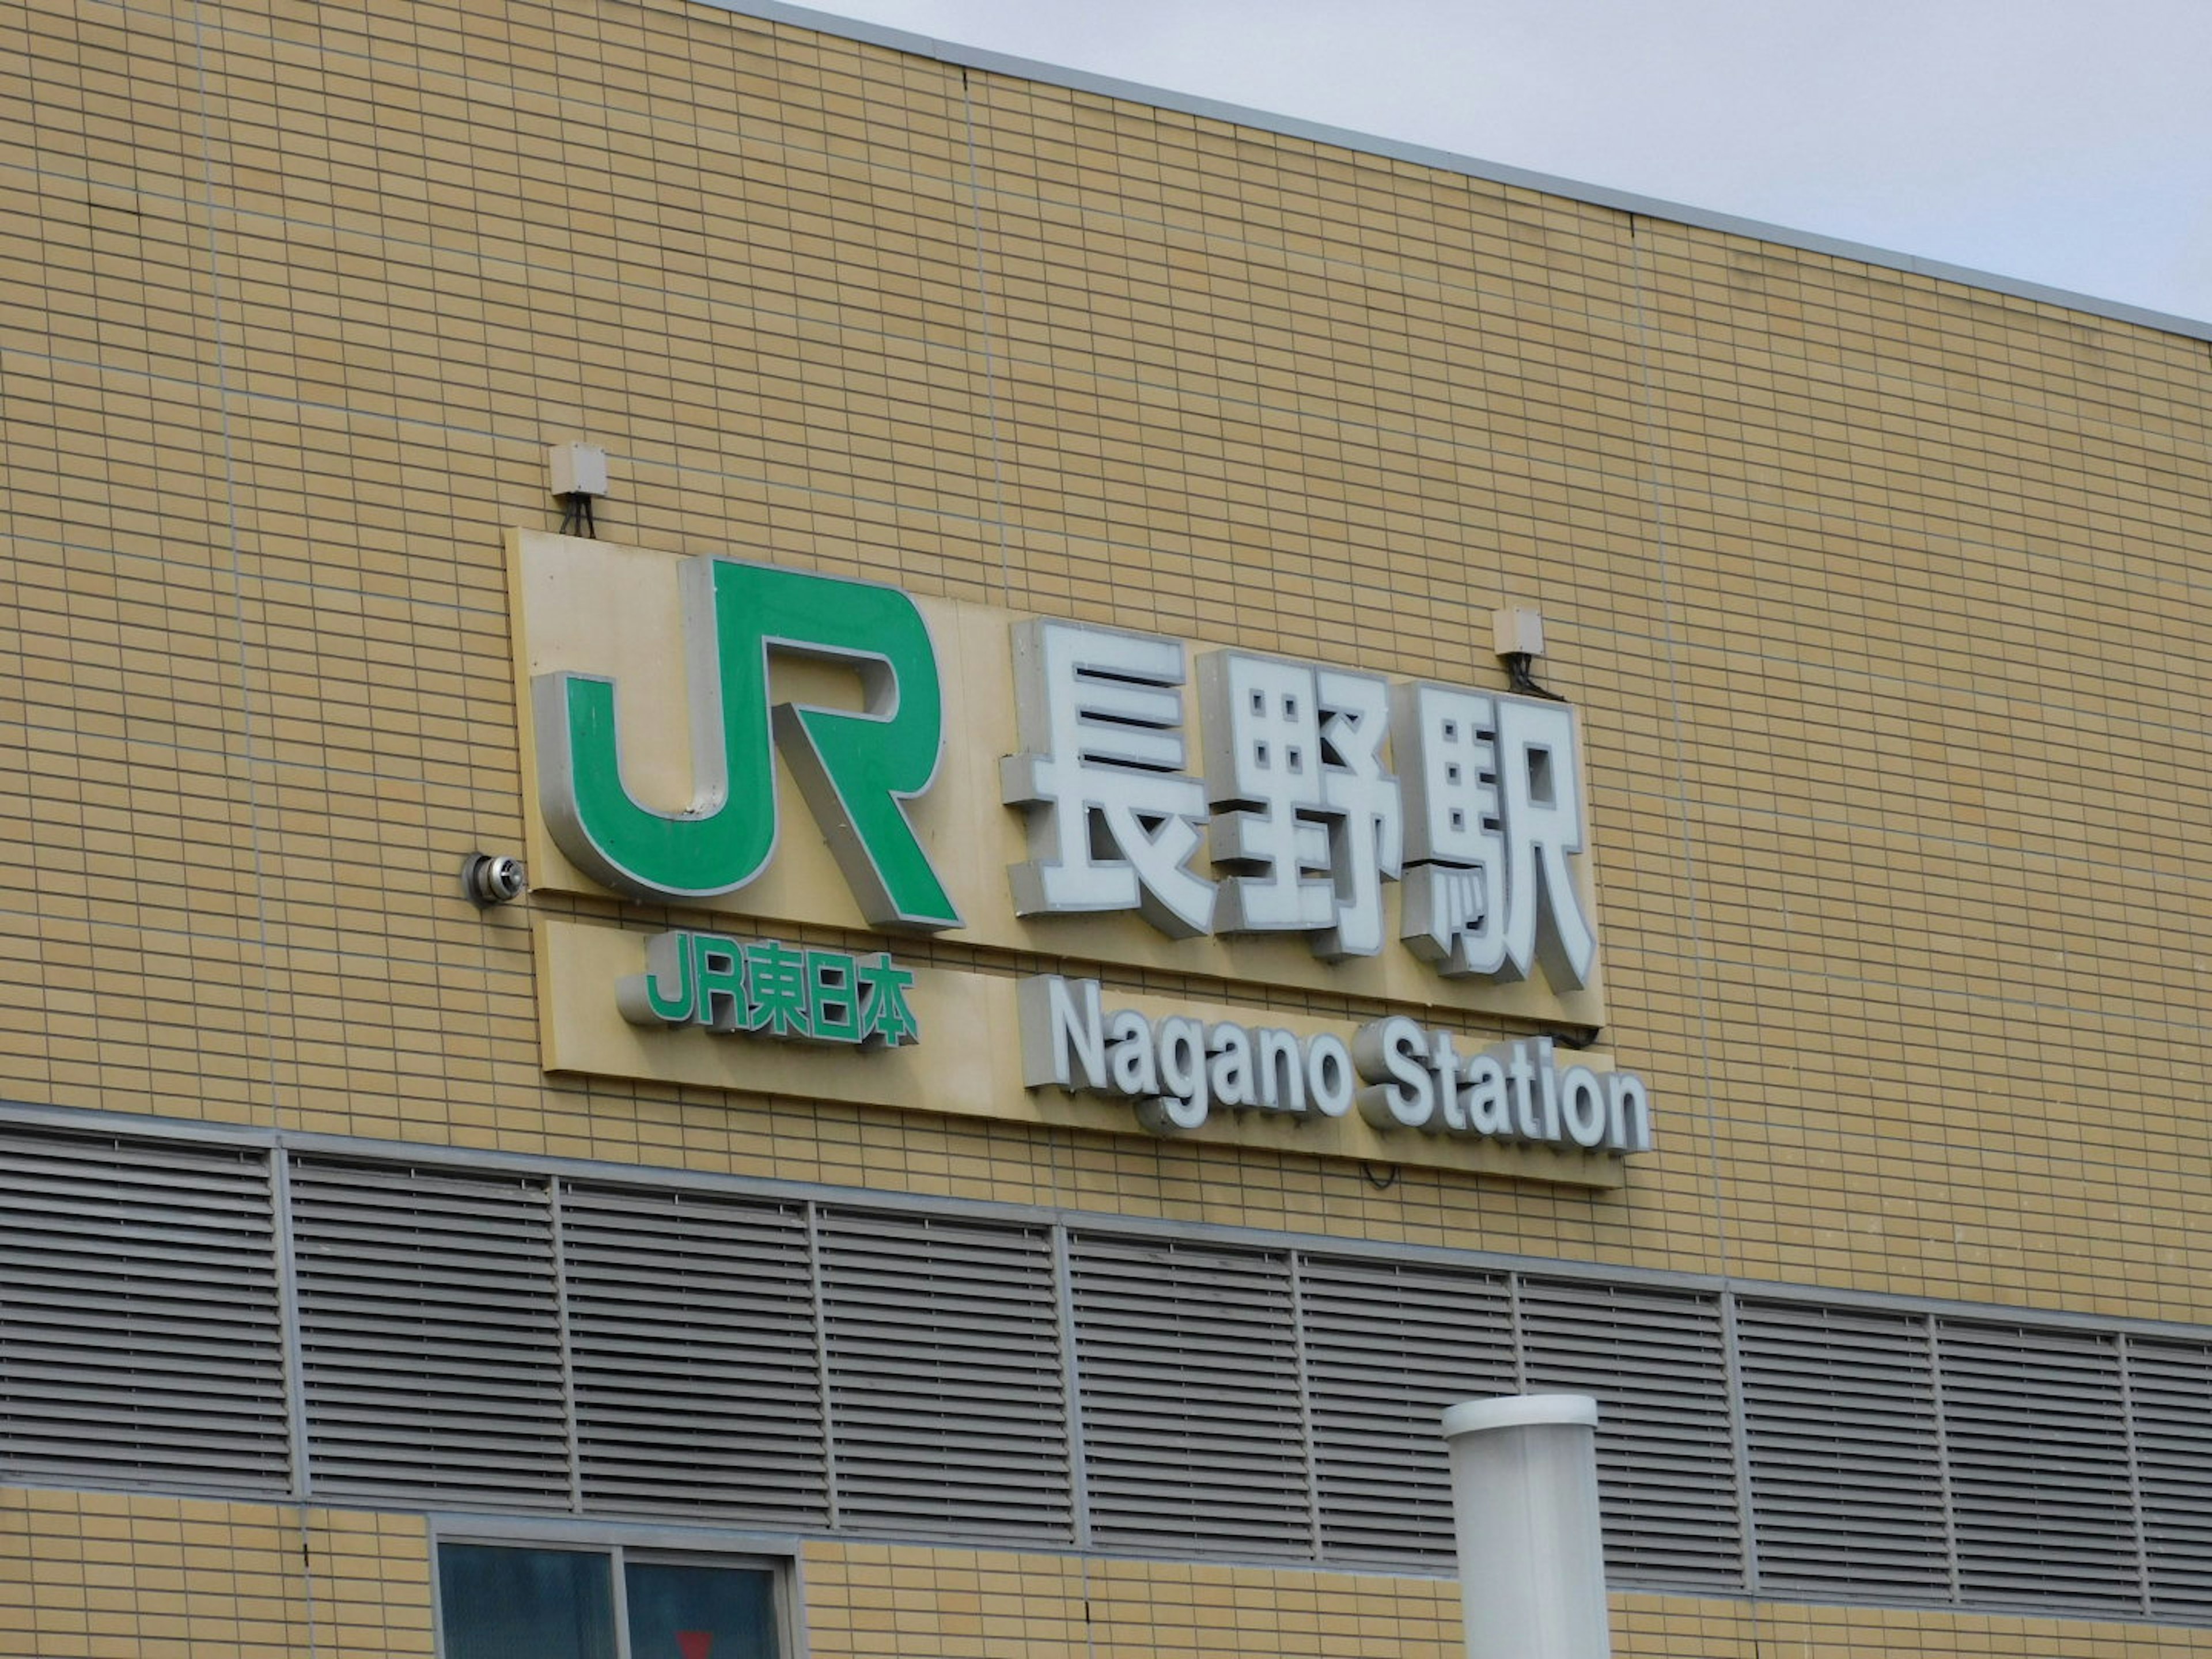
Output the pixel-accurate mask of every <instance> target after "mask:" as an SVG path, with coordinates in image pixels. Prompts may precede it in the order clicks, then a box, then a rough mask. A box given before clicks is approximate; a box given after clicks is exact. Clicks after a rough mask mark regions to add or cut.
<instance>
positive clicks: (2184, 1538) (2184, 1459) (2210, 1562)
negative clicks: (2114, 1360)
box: [2127, 1337, 2212, 1625]
mask: <svg viewBox="0 0 2212 1659" xmlns="http://www.w3.org/2000/svg"><path fill="white" fill-rule="evenodd" d="M2127 1366H2128V1387H2129V1391H2130V1396H2131V1397H2132V1400H2133V1401H2134V1406H2135V1431H2136V1480H2137V1482H2138V1485H2139V1486H2140V1489H2141V1492H2142V1522H2143V1547H2144V1551H2145V1553H2147V1554H2148V1557H2149V1559H2150V1595H2151V1611H2152V1613H2153V1614H2154V1616H2155V1617H2157V1618H2160V1619H2168V1620H2181V1621H2185V1622H2187V1623H2189V1624H2193V1625H2202V1624H2208V1623H2212V1342H2181V1341H2169V1340H2163V1339H2150V1338H2145V1337H2130V1338H2129V1339H2128V1351H2127Z"/></svg>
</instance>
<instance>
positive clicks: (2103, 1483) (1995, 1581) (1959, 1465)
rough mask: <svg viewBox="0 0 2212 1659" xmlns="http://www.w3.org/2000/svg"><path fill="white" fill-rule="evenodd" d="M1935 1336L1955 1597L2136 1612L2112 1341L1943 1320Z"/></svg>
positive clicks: (2116, 1365)
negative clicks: (1953, 1547) (1947, 1464)
mask: <svg viewBox="0 0 2212 1659" xmlns="http://www.w3.org/2000/svg"><path fill="white" fill-rule="evenodd" d="M1936 1350H1937V1356H1938V1363H1939V1365H1940V1368H1941V1375H1942V1401H1943V1428H1944V1433H1945V1436H1946V1438H1947V1440H1948V1447H1949V1452H1950V1462H1951V1501H1952V1505H1953V1510H1954V1515H1955V1516H1956V1520H1955V1527H1956V1540H1957V1544H1956V1547H1957V1550H1958V1556H1959V1591H1960V1598H1961V1599H1962V1600H1963V1601H1966V1602H1968V1603H1969V1604H1971V1603H1973V1602H1977V1601H1989V1602H1998V1603H2004V1604H2017V1603H2019V1602H2021V1601H2034V1602H2035V1603H2036V1604H2038V1605H2039V1606H2043V1607H2070V1608H2078V1609H2080V1610H2081V1611H2084V1612H2111V1613H2125V1612H2130V1611H2132V1610H2134V1609H2136V1607H2140V1606H2141V1605H2142V1601H2141V1589H2140V1579H2139V1577H2138V1573H2137V1568H2136V1547H2135V1527H2134V1520H2133V1516H2132V1514H2131V1509H2132V1505H2131V1504H2130V1498H2129V1490H2128V1449H2127V1426H2126V1424H2125V1422H2124V1420H2123V1417H2122V1412H2121V1407H2122V1398H2121V1393H2120V1367H2119V1356H2118V1352H2116V1351H2115V1346H2114V1344H2113V1341H2112V1338H2110V1337H2108V1336H2104V1335H2101V1334H2096V1333H2093V1332H2081V1331H2068V1330H2052V1329H2047V1328H2023V1327H2020V1326H2015V1325H1994V1324H1982V1323H1979V1322H1967V1321H1964V1320H1951V1319H1941V1320H1938V1321H1937V1322H1936Z"/></svg>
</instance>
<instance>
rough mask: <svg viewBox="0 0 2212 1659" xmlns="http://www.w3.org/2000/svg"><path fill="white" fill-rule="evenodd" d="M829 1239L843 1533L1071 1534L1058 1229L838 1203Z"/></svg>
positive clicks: (825, 1282)
mask: <svg viewBox="0 0 2212 1659" xmlns="http://www.w3.org/2000/svg"><path fill="white" fill-rule="evenodd" d="M819 1245H820V1250H821V1263H822V1296H823V1321H824V1324H825V1328H826V1331H827V1335H828V1346H829V1410H830V1427H831V1438H832V1444H833V1448H834V1455H835V1459H836V1491H837V1515H838V1520H839V1522H840V1524H841V1525H842V1526H843V1527H845V1528H847V1529H848V1530H851V1531H856V1532H882V1533H921V1534H936V1535H941V1536H951V1537H967V1538H1005V1539H1007V1540H1010V1541H1022V1542H1044V1541H1052V1542H1065V1541H1068V1540H1069V1539H1071V1538H1072V1537H1073V1531H1074V1528H1073V1501H1072V1497H1071V1493H1070V1491H1069V1480H1068V1457H1067V1412H1066V1389H1065V1386H1064V1383H1063V1381H1062V1366H1061V1364H1060V1312H1059V1304H1058V1303H1057V1301H1056V1300H1055V1297H1054V1285H1053V1253H1052V1235H1051V1233H1050V1232H1049V1231H1048V1230H1047V1229H1044V1228H1042V1227H1012V1226H1006V1227H1001V1226H991V1225H983V1224H980V1223H975V1222H969V1221H963V1220H953V1219H951V1218H939V1217H929V1218H921V1217H915V1216H908V1215H884V1214H876V1213H871V1212H862V1211H845V1210H834V1209H831V1210H824V1211H823V1212H822V1214H821V1217H820V1220H819Z"/></svg>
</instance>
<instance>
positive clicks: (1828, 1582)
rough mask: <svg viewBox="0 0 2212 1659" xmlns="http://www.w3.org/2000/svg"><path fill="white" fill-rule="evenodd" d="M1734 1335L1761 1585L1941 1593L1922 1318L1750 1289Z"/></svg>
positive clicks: (1945, 1582) (1939, 1512) (1943, 1579)
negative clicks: (1783, 1298)
mask: <svg viewBox="0 0 2212 1659" xmlns="http://www.w3.org/2000/svg"><path fill="white" fill-rule="evenodd" d="M1736 1342H1737V1353H1738V1357H1739V1360H1740V1363H1741V1367H1742V1375H1743V1396H1744V1417H1745V1426H1746V1429H1747V1433H1748V1435H1749V1437H1750V1451H1751V1460H1750V1461H1751V1485H1752V1508H1753V1516H1754V1517H1755V1521H1756V1526H1757V1537H1758V1540H1759V1582H1760V1584H1761V1586H1762V1587H1763V1588H1764V1589H1767V1590H1769V1591H1775V1592H1781V1593H1784V1594H1788V1593H1797V1594H1802V1595H1840V1594H1849V1593H1850V1591H1851V1590H1853V1589H1864V1588H1865V1587H1867V1586H1869V1585H1878V1586H1881V1593H1882V1594H1884V1595H1899V1596H1903V1595H1919V1596H1928V1595H1937V1596H1941V1595H1947V1594H1948V1591H1949V1589H1950V1565H1949V1559H1948V1553H1947V1550H1946V1546H1945V1543H1944V1536H1943V1477H1942V1467H1941V1457H1940V1454H1939V1443H1938V1441H1937V1437H1936V1383H1935V1370H1934V1364H1933V1359H1932V1356H1931V1354H1930V1352H1929V1334H1928V1322H1927V1320H1926V1319H1925V1318H1923V1317H1921V1316H1917V1315H1912V1314H1887V1313H1875V1312H1863V1311H1860V1310H1856V1309H1844V1308H1823V1307H1819V1306H1816V1305H1814V1304H1806V1303H1797V1302H1758V1301H1750V1300H1746V1301H1743V1302H1741V1303H1739V1304H1738V1305H1737V1310H1736Z"/></svg>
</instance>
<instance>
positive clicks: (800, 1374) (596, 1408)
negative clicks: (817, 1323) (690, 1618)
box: [562, 1183, 829, 1528]
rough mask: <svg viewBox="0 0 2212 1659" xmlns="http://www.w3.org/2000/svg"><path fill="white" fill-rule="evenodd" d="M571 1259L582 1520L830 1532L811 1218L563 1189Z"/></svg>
mask: <svg viewBox="0 0 2212 1659" xmlns="http://www.w3.org/2000/svg"><path fill="white" fill-rule="evenodd" d="M562 1263H563V1271H564V1273H566V1276H567V1277H566V1285H567V1291H568V1340H569V1353H570V1364H571V1365H572V1367H573V1377H574V1382H573V1387H574V1395H575V1411H576V1432H577V1444H578V1455H579V1457H580V1461H581V1465H582V1469H583V1485H584V1504H585V1507H586V1509H587V1510H592V1511H593V1512H595V1513H603V1514H610V1515H617V1514H618V1515H678V1514H698V1515H712V1516H716V1517H718V1518H723V1519H728V1520H733V1521H744V1522H753V1523H757V1524H760V1525H763V1526H779V1527H805V1528H819V1527H821V1526H823V1525H824V1524H825V1523H826V1522H827V1520H828V1517H829V1511H828V1505H827V1501H826V1496H825V1491H826V1486H825V1476H824V1467H825V1466H824V1454H823V1443H822V1392H821V1378H820V1376H819V1375H818V1367H817V1356H816V1351H815V1340H814V1299H813V1288H812V1285H811V1283H810V1280H809V1278H808V1267H807V1258H806V1218H805V1212H804V1210H803V1209H802V1208H801V1207H800V1206H798V1205H796V1204H766V1203H763V1204H753V1203H746V1202H744V1201H741V1200H731V1199H724V1198H720V1197H713V1196H707V1195H702V1194H690V1193H683V1192H651V1191H645V1190H641V1189H637V1188H616V1187H602V1186H594V1185H585V1184H574V1183H569V1184H564V1188H563V1191H562Z"/></svg>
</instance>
